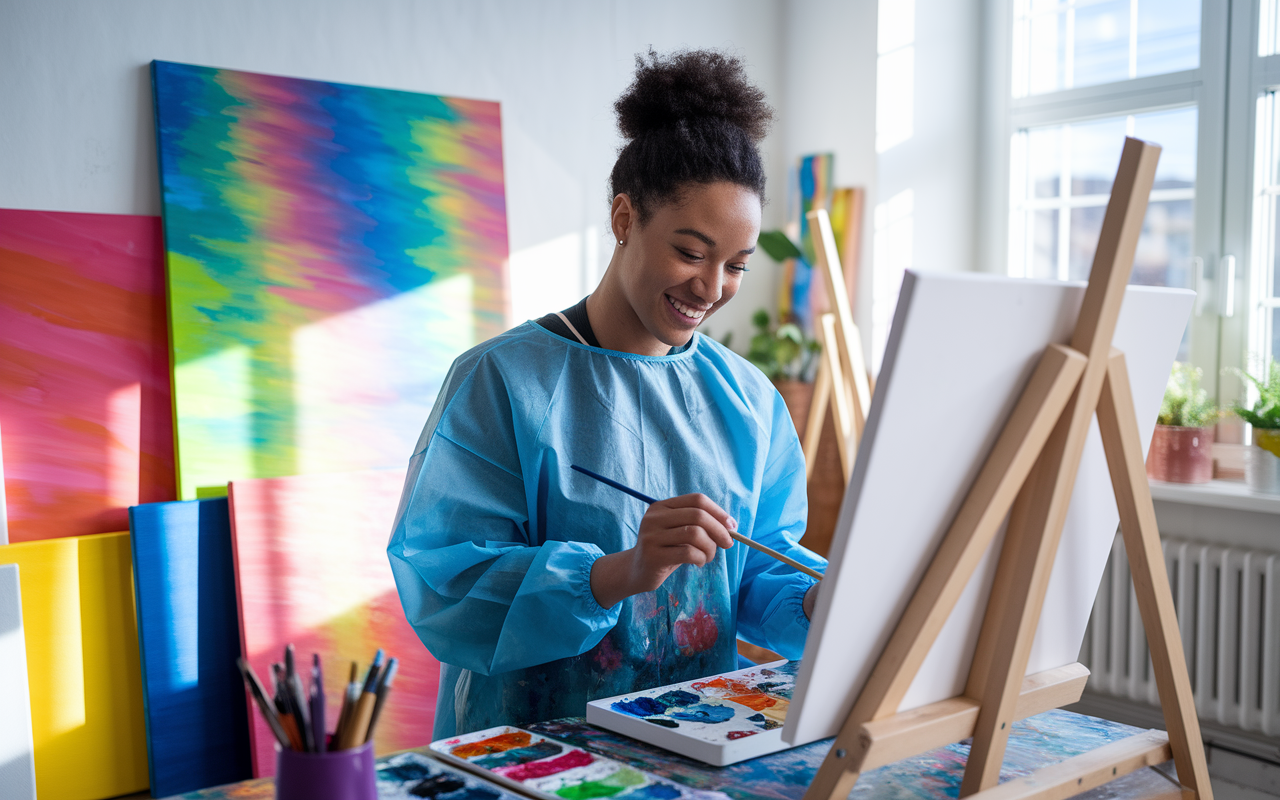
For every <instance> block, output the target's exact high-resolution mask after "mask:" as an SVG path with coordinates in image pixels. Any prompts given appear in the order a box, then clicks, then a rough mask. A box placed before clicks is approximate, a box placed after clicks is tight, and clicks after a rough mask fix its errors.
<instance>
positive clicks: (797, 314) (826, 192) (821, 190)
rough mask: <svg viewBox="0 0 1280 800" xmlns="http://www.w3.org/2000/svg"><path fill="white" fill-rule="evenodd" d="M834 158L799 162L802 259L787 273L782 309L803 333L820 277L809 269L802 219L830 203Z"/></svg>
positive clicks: (809, 244) (809, 240) (809, 247)
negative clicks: (785, 294)
mask: <svg viewBox="0 0 1280 800" xmlns="http://www.w3.org/2000/svg"><path fill="white" fill-rule="evenodd" d="M834 162H835V156H833V155H832V154H831V153H818V154H816V155H811V156H804V157H803V158H801V159H800V170H799V192H800V208H799V212H800V219H799V237H800V238H799V242H798V243H799V245H800V250H801V252H803V253H804V258H799V259H796V263H795V265H794V267H793V269H792V271H791V273H790V278H791V280H790V286H789V288H790V292H789V297H788V300H789V302H788V303H787V304H786V308H787V309H788V310H789V311H790V314H791V317H792V319H793V321H794V322H796V323H798V324H799V325H800V326H801V327H802V328H803V329H805V330H806V331H809V332H812V331H813V298H812V296H811V295H812V292H813V287H814V286H815V285H817V284H818V282H819V279H820V276H818V275H816V274H815V273H814V270H813V264H814V263H815V262H814V258H815V256H814V250H813V237H812V236H810V234H809V220H808V218H807V217H806V216H805V215H806V214H808V213H809V212H810V211H812V210H814V209H815V208H828V207H829V205H830V201H831V174H832V169H833V164H834Z"/></svg>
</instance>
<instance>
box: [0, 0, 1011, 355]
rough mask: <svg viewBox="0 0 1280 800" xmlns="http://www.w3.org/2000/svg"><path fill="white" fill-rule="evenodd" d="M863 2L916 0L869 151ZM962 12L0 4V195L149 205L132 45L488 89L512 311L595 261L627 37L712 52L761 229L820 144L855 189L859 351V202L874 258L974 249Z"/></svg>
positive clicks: (737, 305) (272, 0) (31, 203)
mask: <svg viewBox="0 0 1280 800" xmlns="http://www.w3.org/2000/svg"><path fill="white" fill-rule="evenodd" d="M882 4H883V5H884V7H900V6H902V5H903V4H910V5H912V6H913V8H914V22H913V27H912V31H911V33H912V36H913V37H914V47H915V70H914V80H913V82H912V95H913V96H912V99H911V109H912V114H913V117H914V127H913V130H912V135H911V137H910V138H908V139H907V140H905V141H903V142H901V143H899V144H897V145H896V146H894V147H892V148H890V149H888V150H886V151H885V152H883V153H880V154H877V153H876V149H875V141H876V121H877V109H876V98H877V91H876V68H877V66H876V62H877V21H878V19H879V7H880V6H881V5H882ZM980 13H981V3H980V0H696V1H692V2H691V1H689V0H684V1H682V0H645V2H639V1H638V0H538V2H522V1H521V0H361V2H355V1H354V0H218V1H217V2H212V1H210V2H181V3H175V2H172V1H171V0H112V2H109V3H107V2H84V1H83V0H0V76H3V78H2V79H0V108H2V109H4V114H5V116H4V119H3V122H0V207H7V208H38V209H49V210H58V211H90V212H105V213H126V214H158V213H160V198H159V189H158V185H157V176H156V164H155V141H154V132H153V127H152V111H151V95H150V85H149V77H148V72H147V64H148V63H149V62H150V61H151V60H152V59H161V60H168V61H181V62H187V63H194V64H203V65H209V66H219V67H229V68H233V69H241V70H249V71H256V72H266V73H273V74H280V75H290V76H295V77H301V78H313V79H318V80H329V81H340V82H345V83H356V84H363V85H368V86H381V87H387V88H394V89H405V90H410V91H419V92H429V93H437V94H447V95H456V96H462V97H476V98H482V99H489V100H497V101H499V102H500V103H501V104H502V115H503V137H504V150H505V163H506V181H507V202H508V206H507V219H508V225H509V235H510V247H511V253H512V269H511V272H512V281H513V306H514V309H513V310H514V314H513V316H514V317H515V319H516V321H519V320H522V319H525V318H528V317H531V316H536V315H540V314H542V313H544V312H545V311H547V310H551V309H558V308H561V307H563V306H566V305H569V304H570V303H572V302H574V301H576V300H577V299H578V298H580V297H581V296H582V295H584V294H585V293H586V292H588V291H589V290H590V289H591V288H592V287H593V286H594V284H595V281H596V279H597V278H598V275H599V274H600V272H601V270H602V269H603V267H604V265H605V264H606V263H607V262H608V258H609V255H610V253H611V247H610V244H611V242H612V239H611V238H610V237H609V236H608V235H607V232H606V227H607V221H608V219H607V211H608V206H607V201H608V198H607V197H606V181H607V178H608V173H609V169H610V168H611V167H612V165H613V160H614V157H615V154H616V150H617V147H618V145H619V140H618V138H617V133H616V129H615V127H614V117H613V112H612V103H613V100H614V99H615V98H616V97H617V96H618V94H619V93H620V92H621V91H622V89H623V88H624V87H625V86H626V85H627V83H628V82H629V80H630V77H631V74H632V69H633V59H634V56H635V54H636V53H638V52H642V51H644V50H645V49H647V48H648V47H649V46H650V45H652V46H653V47H654V48H656V49H657V50H659V51H667V50H671V49H674V48H677V47H681V46H688V47H708V46H709V47H719V48H727V49H730V50H732V51H734V52H735V53H737V54H738V55H739V56H741V57H742V58H743V59H744V60H745V61H746V63H747V66H748V70H749V71H750V73H751V76H752V78H753V79H754V80H755V81H757V82H758V83H759V85H760V86H761V87H762V88H763V89H764V90H765V92H766V94H767V95H768V96H769V99H770V101H771V102H772V103H773V104H774V106H775V107H776V108H777V109H778V111H779V123H778V125H777V126H775V130H774V133H773V135H772V136H770V138H769V139H767V140H766V141H765V144H764V148H763V149H764V152H765V158H766V161H767V164H768V168H769V194H770V198H771V202H770V204H769V206H768V207H767V208H766V209H765V225H766V227H774V226H779V225H781V224H782V223H783V221H784V219H783V217H784V215H785V205H786V202H785V201H786V168H787V165H789V164H793V163H795V160H796V159H797V158H798V157H799V156H801V155H803V154H806V153H814V152H823V151H829V152H834V153H835V154H836V175H835V178H836V183H837V185H846V186H847V185H858V186H864V187H866V188H867V189H868V204H867V206H868V207H867V217H866V219H865V220H864V231H865V232H866V235H865V236H864V237H863V254H862V265H863V267H862V272H861V283H860V288H859V292H858V304H857V308H856V309H855V313H856V315H857V317H858V320H859V324H860V325H861V326H862V327H863V329H864V331H865V332H866V333H865V334H864V340H866V344H867V347H868V352H869V353H870V351H871V349H872V343H873V336H872V335H869V334H871V333H872V332H873V331H872V328H873V325H872V322H873V320H872V313H871V312H872V308H871V301H872V297H873V295H875V294H876V289H877V288H879V290H880V293H881V295H883V294H884V288H885V286H888V285H889V284H892V286H890V289H892V288H894V287H896V283H897V278H896V274H893V269H890V270H889V273H890V274H891V275H892V279H891V280H886V279H882V280H880V281H879V284H880V285H879V287H877V286H874V285H873V283H874V281H873V274H874V273H875V268H876V264H875V258H874V256H875V254H876V252H877V249H876V247H875V245H874V241H873V240H874V239H875V224H874V208H875V206H876V204H879V203H885V202H886V201H888V200H890V199H891V198H894V197H897V196H899V195H900V194H901V193H902V192H903V191H906V190H910V192H911V194H912V197H913V205H912V211H911V226H910V236H909V239H908V240H907V241H905V242H903V241H894V240H893V237H891V236H881V237H880V238H881V247H880V248H879V250H880V253H881V256H882V257H881V261H884V260H886V259H888V260H890V261H893V262H894V264H893V265H892V266H893V268H894V269H896V268H897V267H901V266H910V267H914V268H917V269H926V270H929V269H945V270H969V269H974V268H975V266H976V263H975V250H976V249H977V242H976V240H975V225H976V224H977V215H976V206H977V198H978V194H977V184H978V179H979V175H978V171H977V169H976V166H975V165H976V163H977V148H978V145H977V142H978V139H977V131H978V127H979V124H980V117H979V107H978V100H979V96H980V92H979V52H980V49H981V43H980V30H981V26H980V16H979V15H980ZM995 183H997V184H998V181H996V182H995ZM997 188H998V187H997ZM989 191H990V188H989ZM880 266H881V272H885V269H884V264H881V265H880ZM777 278H778V275H777V270H776V268H774V266H773V265H772V264H771V263H770V262H769V261H768V260H767V259H765V258H760V259H759V260H758V268H756V269H754V270H752V272H751V274H750V275H749V276H748V278H747V280H746V281H745V282H744V284H743V288H742V290H741V292H740V294H739V297H738V298H737V299H736V300H735V301H734V302H733V303H732V304H730V305H729V306H727V307H726V308H725V309H724V310H722V311H721V312H720V315H719V316H718V318H716V319H714V320H712V321H711V322H710V323H709V327H710V329H711V330H712V331H713V332H714V333H715V335H717V336H720V335H723V333H724V332H725V331H726V330H729V329H732V330H733V331H734V333H735V340H736V341H737V342H738V343H739V345H741V344H742V343H744V342H746V341H747V340H748V338H749V334H750V325H749V323H748V319H749V317H750V315H751V313H752V312H753V311H754V310H755V309H756V308H759V307H762V306H765V307H769V308H770V309H772V308H774V307H775V305H776V286H777ZM882 322H883V320H882Z"/></svg>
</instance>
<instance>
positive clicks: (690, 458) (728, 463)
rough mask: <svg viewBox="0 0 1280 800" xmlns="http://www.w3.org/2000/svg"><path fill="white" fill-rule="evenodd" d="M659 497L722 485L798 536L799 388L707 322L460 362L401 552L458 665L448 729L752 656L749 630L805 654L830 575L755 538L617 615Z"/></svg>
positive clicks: (441, 708)
mask: <svg viewBox="0 0 1280 800" xmlns="http://www.w3.org/2000/svg"><path fill="white" fill-rule="evenodd" d="M571 464H578V465H580V466H583V467H586V468H587V469H590V470H593V471H595V472H598V473H600V474H602V475H606V476H608V477H610V478H613V479H614V480H616V481H619V482H621V483H623V484H626V485H628V486H631V487H633V488H635V489H637V490H639V491H640V492H643V493H644V494H648V495H650V496H652V497H658V498H669V497H675V496H678V495H683V494H689V493H691V492H702V493H703V494H705V495H707V496H708V497H709V498H711V500H712V501H713V502H715V503H717V504H719V505H720V506H721V507H722V508H724V510H725V511H727V512H728V513H729V514H731V515H732V516H733V517H734V518H736V519H737V521H738V530H739V532H740V533H742V534H744V535H747V536H750V537H752V538H753V539H755V540H756V541H758V542H760V543H762V544H764V545H767V546H768V547H771V548H773V549H774V550H778V551H781V552H783V553H785V554H787V555H789V556H791V557H792V558H794V559H796V560H797V561H800V562H801V563H804V564H806V565H809V566H812V567H813V568H815V569H818V570H822V569H825V567H826V561H825V560H824V559H822V558H820V557H819V556H817V555H815V554H813V553H811V552H809V551H808V550H806V549H805V548H803V547H801V546H800V545H799V544H797V540H799V538H800V536H801V535H802V534H803V533H804V527H805V517H806V512H807V500H806V496H805V489H806V481H805V467H804V456H803V453H802V452H801V449H800V442H799V440H798V438H797V436H796V432H795V428H794V426H793V424H792V421H791V417H790V416H789V415H788V413H787V409H786V406H785V405H784V404H783V402H782V398H781V396H780V395H779V394H778V392H777V390H776V389H774V387H773V385H772V384H770V383H769V381H768V380H766V379H765V377H764V375H763V374H761V373H760V371H759V370H757V369H756V368H755V367H753V366H752V365H751V364H750V363H749V362H747V361H746V360H744V359H743V358H741V357H740V356H738V355H736V354H734V353H733V352H732V351H730V350H728V349H727V348H725V347H724V346H722V345H720V344H719V343H717V342H715V341H714V340H712V339H709V338H707V337H705V336H702V335H701V334H694V337H693V339H692V340H691V342H690V343H689V344H688V345H686V346H685V348H684V349H683V350H681V351H679V352H675V353H672V354H668V355H665V356H656V357H655V356H640V355H634V354H631V353H621V352H616V351H612V350H604V349H601V348H598V347H589V346H587V345H583V344H579V343H577V342H572V341H569V340H567V339H564V338H562V337H560V336H557V335H556V334H554V333H551V332H550V331H548V330H546V329H545V328H543V327H541V326H540V325H537V324H535V323H532V322H528V323H525V324H524V325H520V326H518V327H516V328H514V329H512V330H510V331H508V332H507V333H504V334H502V335H501V336H498V337H496V338H494V339H491V340H489V341H487V342H485V343H483V344H481V345H479V346H477V347H475V348H473V349H472V350H470V351H468V352H467V353H465V354H463V355H462V356H461V357H459V358H458V359H457V360H456V361H455V362H454V363H453V366H452V368H451V369H450V370H449V374H448V376H447V377H446V378H445V382H444V386H443V387H442V388H441V390H440V396H439V398H438V399H437V401H436V404H435V406H434V407H433V408H432V411H431V416H430V418H429V419H428V420H427V424H426V427H425V429H424V430H423V432H422V436H421V438H420V439H419V440H418V444H417V446H416V447H415V448H414V454H413V457H412V458H411V460H410V462H409V473H408V478H407V480H406V483H405V489H404V494H403V496H402V497H401V500H400V507H399V509H398V511H397V513H396V520H395V526H394V528H393V531H392V534H391V541H390V544H389V545H388V548H387V552H388V555H389V557H390V559H391V568H392V572H393V573H394V574H395V579H396V585H397V587H398V588H399V591H400V600H401V603H402V605H403V607H404V611H405V614H406V616H407V617H408V620H409V622H410V624H412V625H413V628H414V630H416V631H417V633H418V636H419V637H420V638H421V639H422V642H423V644H425V645H426V646H427V649H428V650H430V651H431V653H432V655H434V656H435V657H436V659H438V660H439V661H440V662H441V664H442V667H441V676H440V696H439V700H438V704H437V710H436V721H435V737H436V738H444V737H446V736H453V735H456V734H461V733H467V732H470V731H475V730H480V729H483V728H487V727H492V726H495V725H518V724H522V723H530V722H536V721H539V720H545V719H554V718H558V717H564V716H580V715H582V714H583V713H584V711H585V708H586V703H587V701H588V700H593V699H597V698H600V697H610V696H613V695H617V694H624V693H627V692H631V691H635V690H638V689H644V688H651V687H654V686H661V685H664V684H668V683H676V682H679V681H685V680H693V679H696V678H700V677H704V676H707V675H712V674H715V673H718V672H725V671H729V670H733V669H736V668H737V663H738V662H737V655H736V643H735V638H736V637H741V638H742V639H744V640H746V641H748V642H751V643H753V644H757V645H760V646H762V647H767V648H769V649H770V650H774V651H776V652H778V653H780V654H782V655H783V656H786V657H787V658H799V657H800V655H801V654H802V652H803V650H804V640H805V636H806V634H807V633H808V629H809V622H808V619H807V618H806V617H805V615H804V611H803V609H802V606H801V603H802V601H803V599H804V594H805V592H806V591H807V590H808V589H809V587H810V586H811V585H813V583H814V581H813V579H812V578H810V577H808V576H806V575H804V574H803V573H800V572H797V571H796V570H794V569H792V568H791V567H788V566H785V565H784V564H781V563H779V562H778V561H776V560H774V559H772V558H769V557H768V556H765V555H764V554H762V553H759V552H757V551H755V550H753V549H751V548H748V547H745V546H743V545H741V544H735V545H734V546H733V547H732V548H729V549H728V550H719V551H718V553H717V555H716V557H715V559H714V560H713V561H712V562H711V563H710V564H708V565H706V566H705V567H702V568H698V567H694V566H692V565H684V566H681V567H679V568H677V569H676V571H675V572H673V573H672V574H671V576H670V577H668V578H667V580H666V581H665V582H664V583H663V585H662V586H661V587H660V588H659V589H658V590H657V591H655V592H646V593H642V594H638V595H635V596H633V597H629V598H627V599H625V600H623V601H622V602H620V603H618V604H617V605H615V606H614V607H613V608H602V607H601V606H600V604H599V603H597V602H596V600H595V596H594V595H593V594H592V592H591V580H590V576H591V567H592V565H593V564H594V563H595V560H596V559H597V558H599V557H600V556H602V555H604V554H605V553H614V552H619V551H622V550H626V549H628V548H630V547H632V546H634V545H635V543H636V537H637V533H638V531H639V527H640V519H641V517H643V516H644V513H645V511H646V510H647V506H646V505H645V504H644V503H642V502H640V501H639V500H636V499H634V498H632V497H629V496H628V495H625V494H623V493H622V492H619V491H618V490H617V489H613V488H611V487H609V486H605V485H603V484H600V483H598V482H596V481H595V480H592V479H591V478H589V477H587V476H585V475H582V474H580V473H578V472H575V471H573V470H571V469H570V465H571Z"/></svg>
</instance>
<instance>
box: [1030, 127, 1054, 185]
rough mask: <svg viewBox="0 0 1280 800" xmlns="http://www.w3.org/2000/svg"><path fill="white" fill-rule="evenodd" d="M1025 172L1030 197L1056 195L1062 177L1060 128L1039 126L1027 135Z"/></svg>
mask: <svg viewBox="0 0 1280 800" xmlns="http://www.w3.org/2000/svg"><path fill="white" fill-rule="evenodd" d="M1027 174H1028V175H1029V176H1030V179H1031V195H1032V197H1057V196H1058V191H1059V188H1058V187H1059V185H1060V183H1061V177H1062V128H1040V129H1038V130H1034V131H1031V133H1030V134H1029V135H1028V136H1027Z"/></svg>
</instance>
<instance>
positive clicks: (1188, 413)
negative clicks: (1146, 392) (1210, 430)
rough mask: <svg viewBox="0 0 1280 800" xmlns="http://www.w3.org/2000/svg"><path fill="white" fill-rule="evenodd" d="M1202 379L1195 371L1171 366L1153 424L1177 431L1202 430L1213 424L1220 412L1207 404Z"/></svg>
mask: <svg viewBox="0 0 1280 800" xmlns="http://www.w3.org/2000/svg"><path fill="white" fill-rule="evenodd" d="M1202 377H1204V373H1203V372H1201V371H1200V369H1199V368H1198V367H1193V366H1191V365H1190V364H1183V363H1182V362H1179V361H1175V362H1173V370H1172V371H1171V372H1170V373H1169V382H1168V383H1167V384H1165V387H1164V400H1162V401H1161V403H1160V416H1159V417H1158V418H1157V419H1156V421H1157V422H1159V423H1160V424H1161V425H1174V426H1177V427H1180V428H1203V427H1205V426H1207V425H1212V424H1213V423H1214V422H1216V421H1217V419H1218V417H1219V416H1221V412H1219V411H1218V407H1217V405H1215V404H1214V403H1213V402H1212V401H1211V400H1209V393H1208V392H1206V391H1205V390H1204V389H1202V388H1201V387H1200V379H1201V378H1202Z"/></svg>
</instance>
